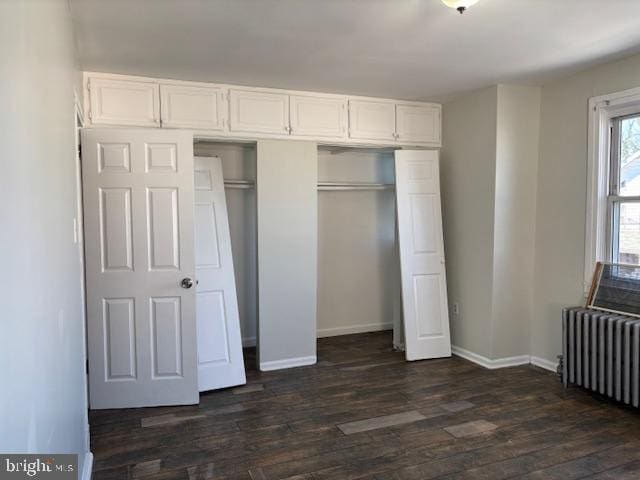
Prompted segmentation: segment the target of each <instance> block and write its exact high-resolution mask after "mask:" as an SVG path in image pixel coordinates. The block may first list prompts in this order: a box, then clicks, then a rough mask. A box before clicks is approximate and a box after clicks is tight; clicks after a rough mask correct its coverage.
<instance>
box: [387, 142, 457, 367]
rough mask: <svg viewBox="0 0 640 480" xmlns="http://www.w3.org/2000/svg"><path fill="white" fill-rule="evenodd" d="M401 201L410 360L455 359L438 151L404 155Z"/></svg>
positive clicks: (399, 155)
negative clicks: (452, 354) (448, 293)
mask: <svg viewBox="0 0 640 480" xmlns="http://www.w3.org/2000/svg"><path fill="white" fill-rule="evenodd" d="M395 157H396V197H397V208H398V236H399V239H398V240H399V243H400V270H401V277H402V308H403V313H404V331H405V346H406V356H407V360H421V359H426V358H437V357H448V356H451V339H450V336H449V311H448V308H447V282H446V277H445V265H444V241H443V236H442V211H441V208H440V176H439V166H438V152H437V151H427V150H422V151H421V150H416V151H411V150H398V151H396V152H395Z"/></svg>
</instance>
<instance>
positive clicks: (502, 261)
mask: <svg viewBox="0 0 640 480" xmlns="http://www.w3.org/2000/svg"><path fill="white" fill-rule="evenodd" d="M497 112H498V115H497V130H496V131H497V141H496V183H495V211H494V222H495V224H494V245H493V300H492V319H493V325H492V332H493V334H492V348H491V358H505V357H514V356H519V355H528V354H529V351H530V324H531V321H532V318H533V278H534V277H533V273H534V254H535V252H534V249H535V222H534V221H533V219H534V218H535V215H536V214H535V212H536V175H537V166H538V140H539V121H540V88H538V87H525V86H513V85H498V108H497Z"/></svg>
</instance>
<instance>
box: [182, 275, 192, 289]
mask: <svg viewBox="0 0 640 480" xmlns="http://www.w3.org/2000/svg"><path fill="white" fill-rule="evenodd" d="M180 286H181V287H182V288H191V287H193V280H191V279H190V278H189V277H185V278H183V279H182V281H181V282H180Z"/></svg>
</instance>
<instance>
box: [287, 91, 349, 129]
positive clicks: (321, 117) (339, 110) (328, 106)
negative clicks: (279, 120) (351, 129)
mask: <svg viewBox="0 0 640 480" xmlns="http://www.w3.org/2000/svg"><path fill="white" fill-rule="evenodd" d="M289 102H290V109H291V134H292V135H297V136H301V137H304V136H309V137H327V138H344V137H345V134H346V121H345V120H346V112H347V102H346V100H345V99H343V98H331V97H319V96H314V95H291V97H290V98H289Z"/></svg>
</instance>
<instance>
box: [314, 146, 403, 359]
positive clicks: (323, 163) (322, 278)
mask: <svg viewBox="0 0 640 480" xmlns="http://www.w3.org/2000/svg"><path fill="white" fill-rule="evenodd" d="M401 320H402V317H401V288H400V264H399V255H398V242H397V233H396V200H395V171H394V149H380V148H377V149H374V148H350V147H329V146H321V147H319V148H318V307H317V337H318V338H323V337H331V336H338V335H349V334H355V333H365V332H377V331H384V330H394V340H393V344H394V347H395V348H398V349H402V348H403V344H404V338H402V331H401ZM390 346H391V345H390Z"/></svg>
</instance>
